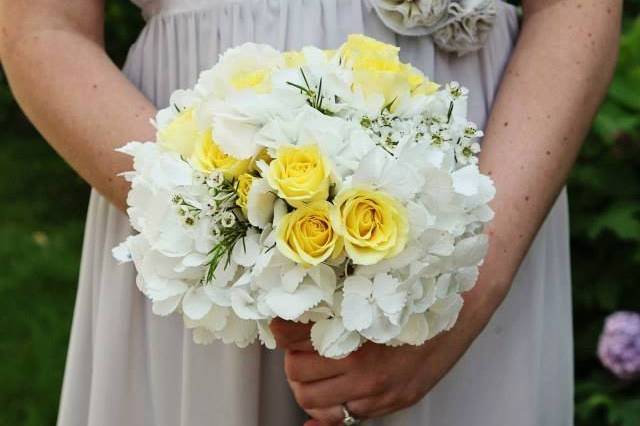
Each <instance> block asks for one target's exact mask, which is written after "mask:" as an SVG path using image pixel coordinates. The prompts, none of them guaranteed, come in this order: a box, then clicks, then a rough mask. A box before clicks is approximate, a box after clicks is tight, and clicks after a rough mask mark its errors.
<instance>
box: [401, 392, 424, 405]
mask: <svg viewBox="0 0 640 426" xmlns="http://www.w3.org/2000/svg"><path fill="white" fill-rule="evenodd" d="M401 394H402V395H401V397H400V401H399V403H400V406H401V407H402V408H405V407H410V406H412V405H413V404H415V403H416V402H418V401H419V400H420V398H421V397H422V395H421V394H420V392H418V390H416V389H413V388H408V389H406V390H405V391H404V392H402V393H401Z"/></svg>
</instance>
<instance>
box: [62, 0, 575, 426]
mask: <svg viewBox="0 0 640 426" xmlns="http://www.w3.org/2000/svg"><path fill="white" fill-rule="evenodd" d="M137 3H138V5H139V6H141V8H142V11H143V13H144V15H145V17H146V18H147V25H146V27H145V28H144V30H143V31H142V33H141V34H140V36H139V39H138V40H137V42H136V43H135V44H134V45H133V46H132V47H131V51H130V54H129V57H128V60H127V63H126V65H125V67H124V73H125V74H126V75H127V76H128V77H129V79H130V80H131V81H132V82H133V83H134V84H135V85H136V86H137V87H138V88H139V89H140V90H141V91H142V92H143V93H144V94H145V95H146V96H148V97H149V99H151V100H152V101H153V102H154V103H155V104H156V105H158V106H159V107H164V106H165V105H166V104H167V103H168V100H169V95H170V94H171V92H172V91H174V90H175V89H179V88H186V87H190V86H192V85H193V84H194V83H195V81H196V78H197V76H198V73H199V72H200V71H201V70H203V69H205V68H207V67H210V66H211V65H213V64H214V63H215V61H216V60H217V58H218V55H219V54H221V53H222V52H224V50H225V49H227V48H229V47H233V46H236V45H238V44H241V43H243V42H247V41H253V42H260V43H268V44H271V45H273V46H274V47H276V48H278V49H281V50H285V49H286V50H288V49H297V48H300V47H302V46H304V45H308V44H313V45H316V46H318V47H322V48H335V47H337V46H339V45H340V44H341V43H342V42H343V41H344V40H345V38H346V37H347V36H348V35H349V34H351V33H364V34H367V35H370V36H373V37H376V38H377V39H379V40H382V41H385V42H388V43H393V44H396V45H398V46H400V48H401V56H402V59H403V60H404V61H409V62H411V63H412V64H413V65H415V66H416V67H418V68H420V69H422V70H423V71H424V72H425V74H427V75H428V76H430V77H432V78H433V79H435V80H436V81H438V82H446V81H449V80H457V81H460V82H462V83H463V84H464V85H465V86H467V87H469V89H470V91H471V97H470V101H469V107H470V116H471V119H472V120H474V121H475V122H477V123H479V124H480V125H481V126H482V125H483V124H484V123H485V122H486V119H487V115H488V113H489V111H490V108H491V104H492V101H493V98H494V95H495V93H496V90H497V88H498V84H499V82H500V78H501V75H502V72H503V70H504V67H505V65H506V62H507V60H508V58H509V55H510V52H511V50H512V48H513V45H514V43H515V40H516V37H517V30H518V28H517V18H516V13H515V10H514V8H513V7H512V6H509V5H507V4H504V3H500V4H499V12H498V16H497V19H496V23H495V26H494V28H493V30H492V32H491V34H490V36H489V39H488V41H487V44H486V46H485V47H484V48H483V49H481V50H479V51H477V52H474V53H470V54H467V55H465V56H462V57H458V56H456V55H452V54H446V53H443V52H441V51H438V50H437V49H436V48H435V47H434V45H433V43H432V42H431V40H430V39H429V38H428V37H418V38H416V37H404V36H398V35H397V34H395V33H394V32H392V31H391V30H389V29H388V28H387V27H385V26H384V24H383V23H382V22H381V21H380V20H379V18H378V17H377V16H376V14H375V11H374V10H372V8H371V6H370V5H369V3H368V2H367V0H137ZM498 214H499V212H498ZM568 229H569V228H568V218H567V200H566V194H565V192H564V191H563V193H562V194H561V195H560V197H559V199H558V200H557V202H556V203H555V206H554V207H553V209H552V210H551V211H550V213H549V215H548V217H547V219H546V221H545V223H544V225H543V227H542V229H541V230H540V232H539V234H538V235H537V237H536V239H535V241H534V243H533V246H532V247H531V249H530V251H529V253H528V255H527V257H526V259H525V261H524V263H523V264H522V266H521V267H520V270H519V272H518V275H517V277H516V279H515V282H514V284H513V287H512V290H511V291H510V293H509V295H508V296H507V298H506V300H505V301H504V303H503V304H502V306H501V307H500V308H499V309H498V311H497V312H496V314H495V315H494V317H493V319H492V320H491V322H490V324H489V325H488V327H487V328H486V329H485V331H484V332H483V333H482V334H481V335H480V336H479V337H478V339H477V340H476V341H475V342H474V343H473V345H472V347H471V348H470V350H469V351H468V352H467V353H466V354H465V355H464V357H463V358H462V359H461V360H460V361H459V362H458V364H457V365H456V366H455V367H454V368H453V370H452V371H451V372H450V373H449V374H448V375H447V376H446V377H445V378H444V379H443V380H442V381H441V382H440V383H439V384H438V385H437V386H436V387H435V389H433V390H432V391H431V392H430V393H429V394H428V395H427V396H426V397H425V398H424V399H423V400H422V401H420V402H419V403H418V404H416V405H414V406H413V407H411V408H409V409H406V410H404V411H402V412H398V413H395V414H393V415H390V416H388V417H385V418H383V419H378V420H374V421H370V422H369V423H368V424H370V425H372V426H413V425H429V426H467V425H473V426H507V425H508V426H512V425H518V426H542V425H544V426H569V425H571V424H572V416H573V413H572V407H573V402H572V401H573V387H572V386H573V361H572V360H573V354H572V327H571V293H570V268H569V242H568ZM130 232H131V229H130V227H129V225H128V221H127V218H126V216H125V215H123V214H122V213H121V212H119V211H118V210H116V208H114V207H113V206H112V205H110V204H109V203H108V201H106V200H105V199H104V198H103V197H102V196H100V195H99V194H98V193H97V192H96V191H93V192H92V194H91V200H90V203H89V212H88V217H87V223H86V230H85V237H84V248H83V254H82V265H81V270H80V278H79V287H78V294H77V300H76V307H75V313H74V320H73V328H72V333H71V341H70V344H69V351H68V356H67V367H66V371H65V377H64V385H63V392H62V399H61V402H60V412H59V419H58V425H59V426H114V425H136V426H137V425H141V426H147V425H148V426H205V425H206V426H217V425H221V426H289V425H291V426H293V425H296V426H299V425H302V423H303V421H304V419H305V418H306V417H305V415H304V413H303V412H302V411H301V410H300V409H299V408H298V407H297V405H296V403H295V401H294V399H293V397H292V395H291V392H290V390H289V388H288V386H287V383H286V380H285V376H284V373H283V360H282V354H281V353H280V352H278V351H268V350H265V349H262V348H260V347H258V346H257V345H254V346H251V347H249V348H246V349H238V348H236V347H235V346H229V345H224V344H222V343H214V344H211V345H208V346H200V345H196V344H194V343H193V342H192V340H191V336H190V333H189V332H188V331H185V330H184V329H183V325H182V320H181V318H179V317H178V316H177V315H173V316H170V317H167V318H162V317H158V316H155V315H153V314H152V312H151V306H150V304H149V303H148V302H147V301H146V300H145V298H144V297H143V295H142V294H141V293H140V292H139V291H138V290H137V288H136V285H135V282H134V277H135V273H134V270H133V267H132V266H130V265H118V264H116V262H115V261H114V260H113V259H112V257H111V248H112V247H113V246H115V245H117V244H118V243H119V242H120V241H122V240H123V239H124V238H125V237H126V236H127V235H128V234H129V233H130Z"/></svg>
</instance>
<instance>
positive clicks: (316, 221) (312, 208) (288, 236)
mask: <svg viewBox="0 0 640 426" xmlns="http://www.w3.org/2000/svg"><path fill="white" fill-rule="evenodd" d="M330 209H331V204H330V203H329V202H327V201H316V202H315V203H311V204H309V205H305V206H302V207H299V208H298V209H296V210H294V211H292V212H291V213H289V214H287V215H285V216H284V217H283V218H282V220H281V221H280V224H279V225H278V229H277V236H276V245H277V246H278V249H279V250H280V252H281V253H282V254H283V255H285V256H286V257H288V258H289V259H291V260H293V261H294V262H296V263H300V264H302V265H305V266H315V265H318V264H320V263H322V262H324V261H325V260H327V259H329V258H330V257H331V258H336V257H337V256H339V255H340V253H341V252H342V248H343V244H342V239H341V238H340V237H339V236H338V235H337V234H336V232H335V231H334V228H333V226H332V223H331V219H330V215H329V212H330Z"/></svg>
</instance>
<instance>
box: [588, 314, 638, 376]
mask: <svg viewBox="0 0 640 426" xmlns="http://www.w3.org/2000/svg"><path fill="white" fill-rule="evenodd" d="M598 357H599V358H600V361H601V362H602V364H603V365H604V366H605V367H607V368H608V369H609V370H611V372H612V373H613V374H615V375H616V376H618V377H619V378H621V379H625V380H627V379H633V378H635V377H638V376H640V314H638V313H635V312H624V311H620V312H615V313H613V314H611V315H609V316H608V317H607V319H606V320H605V323H604V330H603V331H602V334H601V335H600V341H599V342H598Z"/></svg>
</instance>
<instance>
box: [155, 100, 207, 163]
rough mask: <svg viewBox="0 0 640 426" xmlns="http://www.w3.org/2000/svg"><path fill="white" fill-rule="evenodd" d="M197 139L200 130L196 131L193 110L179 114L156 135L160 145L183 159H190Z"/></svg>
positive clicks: (196, 126) (186, 110)
mask: <svg viewBox="0 0 640 426" xmlns="http://www.w3.org/2000/svg"><path fill="white" fill-rule="evenodd" d="M199 137H200V129H198V125H197V123H196V120H195V114H194V111H193V108H189V109H185V110H184V111H182V112H181V113H179V114H178V115H177V116H176V118H174V119H173V121H171V123H169V125H168V126H167V127H165V128H164V129H162V130H160V131H158V135H157V139H158V142H159V143H160V145H162V146H163V147H165V148H167V149H170V150H171V151H175V152H177V153H179V154H180V155H182V156H183V157H184V158H190V157H191V155H192V154H193V150H194V149H195V146H196V143H197V141H198V139H199Z"/></svg>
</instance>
